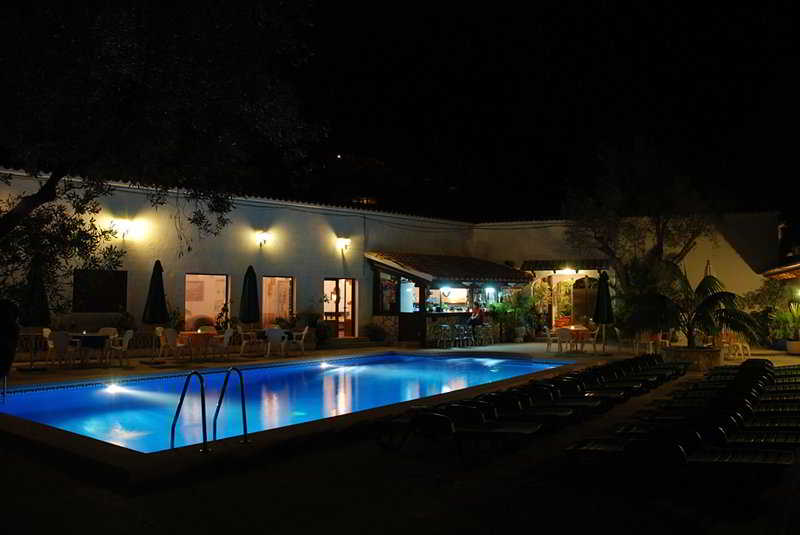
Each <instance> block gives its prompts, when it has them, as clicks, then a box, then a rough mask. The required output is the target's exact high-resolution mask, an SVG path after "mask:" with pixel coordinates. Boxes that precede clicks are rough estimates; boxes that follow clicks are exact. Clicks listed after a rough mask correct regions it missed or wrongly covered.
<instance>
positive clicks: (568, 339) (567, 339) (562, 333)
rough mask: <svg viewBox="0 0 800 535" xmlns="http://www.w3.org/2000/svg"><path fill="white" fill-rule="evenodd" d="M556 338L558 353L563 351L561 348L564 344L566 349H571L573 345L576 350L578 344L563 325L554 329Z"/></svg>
mask: <svg viewBox="0 0 800 535" xmlns="http://www.w3.org/2000/svg"><path fill="white" fill-rule="evenodd" d="M556 338H557V340H558V352H559V353H561V352H563V351H564V349H563V348H564V345H565V344H566V346H567V351H571V350H572V348H573V347H574V348H575V350H576V351H577V349H578V344H577V343H576V342H575V340H574V339H573V338H572V333H571V332H570V331H569V329H567V328H565V327H562V328H560V329H556Z"/></svg>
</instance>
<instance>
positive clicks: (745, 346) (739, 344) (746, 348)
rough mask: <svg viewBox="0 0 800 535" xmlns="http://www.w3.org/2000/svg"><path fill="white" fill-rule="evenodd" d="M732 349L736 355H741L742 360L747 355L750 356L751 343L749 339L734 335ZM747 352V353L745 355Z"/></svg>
mask: <svg viewBox="0 0 800 535" xmlns="http://www.w3.org/2000/svg"><path fill="white" fill-rule="evenodd" d="M731 349H732V351H733V354H734V356H735V357H741V359H742V360H744V359H745V357H747V358H750V356H751V355H750V344H749V343H748V342H747V340H746V339H745V338H744V337H742V336H734V338H733V339H732V341H731ZM745 353H746V355H745Z"/></svg>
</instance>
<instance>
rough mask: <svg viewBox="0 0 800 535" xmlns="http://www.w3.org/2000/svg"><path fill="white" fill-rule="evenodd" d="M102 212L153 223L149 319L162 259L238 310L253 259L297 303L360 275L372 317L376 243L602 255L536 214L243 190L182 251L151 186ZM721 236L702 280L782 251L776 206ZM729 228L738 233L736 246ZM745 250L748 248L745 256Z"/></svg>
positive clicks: (173, 277) (139, 248)
mask: <svg viewBox="0 0 800 535" xmlns="http://www.w3.org/2000/svg"><path fill="white" fill-rule="evenodd" d="M36 189H38V187H37V184H36V183H35V182H34V181H32V180H30V179H15V180H14V181H13V182H12V185H11V186H10V187H8V186H5V185H0V195H3V196H4V197H5V196H7V195H8V194H9V193H12V192H18V193H21V192H23V191H28V192H33V191H35V190H36ZM102 205H103V208H104V210H103V213H102V214H101V216H100V218H99V220H100V222H101V223H104V222H105V223H107V222H108V221H109V219H111V218H124V219H127V220H133V221H136V222H137V223H138V224H141V225H143V226H144V231H143V232H142V235H141V236H132V235H129V236H127V237H125V239H124V240H123V239H122V238H120V239H119V240H118V244H120V245H123V246H124V248H125V249H126V250H127V256H126V258H125V261H124V265H123V269H125V270H127V271H128V310H129V311H130V312H131V313H132V314H133V315H134V317H136V318H137V321H139V320H140V319H141V314H142V309H143V306H144V300H145V298H146V295H147V288H148V284H149V279H150V274H151V271H152V267H153V262H154V261H155V260H156V259H159V260H161V262H162V264H163V266H164V283H165V290H166V293H167V298H168V299H169V300H170V302H171V303H172V305H174V306H175V305H177V306H179V307H180V308H181V309H182V310H183V308H184V290H185V288H184V280H185V277H184V275H185V274H186V273H213V274H227V275H229V277H230V279H229V281H230V288H229V292H230V293H229V295H230V297H231V298H232V299H233V305H232V307H231V313H232V315H233V316H237V315H238V306H239V300H240V297H241V288H242V279H243V277H244V273H245V270H246V269H247V266H248V265H252V266H253V267H254V268H255V270H256V274H257V275H258V277H259V292H260V291H261V284H260V277H261V276H292V277H294V278H295V311H298V312H299V311H304V310H308V309H314V310H321V304H320V303H319V298H320V296H321V295H322V291H323V290H322V288H323V279H325V278H345V277H346V278H354V279H357V280H358V301H357V302H358V318H359V322H358V323H359V324H360V325H362V326H363V325H364V324H365V323H366V322H368V321H370V318H371V316H372V271H371V269H370V268H369V265H368V263H367V262H366V261H365V260H364V256H363V254H364V252H365V251H367V250H382V251H392V252H416V253H431V254H450V255H464V256H474V257H477V258H484V259H487V260H492V261H495V262H498V263H503V262H505V261H507V260H511V261H513V262H514V263H515V265H516V266H517V267H519V266H521V264H522V262H524V261H525V260H543V259H563V258H575V257H577V256H583V257H584V258H594V257H597V256H599V255H598V254H597V252H596V251H584V252H581V253H576V251H575V250H573V249H572V248H571V247H570V246H569V245H568V244H567V243H566V241H565V239H564V231H565V229H566V223H565V222H564V221H526V222H516V223H492V224H480V225H471V224H468V223H461V222H454V221H444V220H436V219H428V218H419V217H411V216H404V215H397V214H385V213H376V212H369V211H359V210H353V209H346V208H335V207H321V206H316V205H312V204H305V203H288V202H279V201H268V200H259V199H242V200H239V201H237V202H236V209H235V210H234V211H233V212H232V213H231V214H230V218H231V223H230V225H228V226H227V227H226V228H225V229H224V230H223V231H222V233H221V234H220V235H219V236H217V237H210V238H205V239H203V238H201V237H199V236H198V235H197V232H196V231H195V230H193V229H192V228H191V227H190V226H189V225H188V224H186V228H187V230H188V235H189V236H190V237H191V239H192V242H191V246H192V250H191V251H189V252H185V254H183V256H179V251H180V247H179V244H178V233H177V232H176V230H175V222H174V219H173V215H174V214H175V208H174V206H165V207H161V208H159V209H157V210H156V209H154V208H152V207H151V205H150V202H149V200H148V198H147V196H146V194H145V193H144V192H142V191H139V190H135V189H132V188H127V187H121V188H118V189H117V191H115V193H114V194H113V195H112V196H111V197H108V198H104V199H103V200H102ZM725 225H727V226H725V227H724V228H723V232H721V233H720V234H719V236H718V237H717V239H716V243H712V242H710V241H708V240H701V241H700V242H699V243H698V245H697V247H696V248H695V249H694V250H693V251H692V252H691V254H690V255H689V256H688V257H687V259H686V270H687V273H688V274H689V277H690V279H691V280H692V282H693V283H696V282H697V281H698V280H699V279H700V277H701V276H702V273H703V269H704V267H705V263H706V260H709V259H710V260H711V263H712V267H713V271H714V274H715V275H716V276H717V277H719V278H720V279H721V280H722V281H723V283H725V285H726V286H727V287H728V288H729V289H730V290H731V291H734V292H736V293H744V292H746V291H749V290H753V289H755V288H757V287H759V286H760V285H761V283H762V280H763V278H762V277H761V276H760V275H758V274H757V272H756V270H757V269H760V268H761V266H763V267H764V268H766V267H767V264H769V263H770V262H772V260H771V258H770V255H771V254H772V253H771V252H770V251H771V250H772V249H774V250H775V256H777V234H776V231H775V229H776V225H777V219H776V217H775V215H774V214H744V215H736V216H732V217H730V218H727V219H726V223H725ZM257 231H269V232H270V233H271V235H272V237H273V240H272V242H271V243H268V244H265V245H263V246H260V245H259V244H258V243H257V240H256V232H257ZM726 236H728V237H732V238H731V239H733V240H734V241H736V242H737V248H734V247H733V246H732V245H731V242H730V241H729V240H728V238H726ZM337 237H346V238H350V240H351V245H350V247H349V249H348V250H347V251H344V252H342V251H340V250H338V249H337V248H336V238H337ZM737 250H742V251H744V252H745V253H746V254H745V255H744V256H742V255H740V254H739V253H738V252H737Z"/></svg>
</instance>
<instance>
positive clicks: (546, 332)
mask: <svg viewBox="0 0 800 535" xmlns="http://www.w3.org/2000/svg"><path fill="white" fill-rule="evenodd" d="M542 331H543V332H544V337H545V338H546V339H547V351H550V346H551V345H553V344H557V343H558V336H556V335H555V334H553V333H551V332H550V328H549V327H542ZM559 351H560V350H559Z"/></svg>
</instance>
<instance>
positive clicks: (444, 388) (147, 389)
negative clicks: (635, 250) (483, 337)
mask: <svg viewBox="0 0 800 535" xmlns="http://www.w3.org/2000/svg"><path fill="white" fill-rule="evenodd" d="M565 364H569V362H539V361H532V360H528V359H519V358H506V357H473V356H458V357H450V356H447V357H445V356H416V355H396V354H391V355H378V356H371V357H357V358H346V359H337V360H331V361H329V362H319V361H317V362H304V363H297V364H287V365H277V366H276V365H273V366H263V367H245V368H242V373H243V376H244V380H245V394H246V399H245V403H246V409H247V424H248V431H249V432H250V433H254V432H257V431H263V430H268V429H274V428H277V427H284V426H289V425H293V424H299V423H303V422H309V421H312V420H319V419H323V418H329V417H333V416H339V415H343V414H348V413H351V412H357V411H363V410H367V409H371V408H375V407H381V406H385V405H391V404H394V403H399V402H403V401H409V400H414V399H418V398H423V397H426V396H432V395H435V394H441V393H446V392H451V391H454V390H459V389H463V388H467V387H472V386H476V385H481V384H486V383H491V382H495V381H500V380H504V379H509V378H512V377H517V376H520V375H526V374H530V373H534V372H537V371H541V370H546V369H550V368H555V367H558V366H562V365H565ZM224 372H225V370H224V369H220V370H208V371H206V370H203V371H202V373H203V377H204V379H205V390H206V396H205V404H206V415H207V422H208V435H209V436H208V438H209V440H211V426H212V421H213V418H214V411H215V409H216V404H217V399H218V397H219V392H220V389H221V387H222V382H223V379H224V375H225V373H224ZM185 377H186V374H185V373H184V374H181V375H172V376H159V377H139V378H135V379H128V380H123V381H119V382H116V383H111V382H108V383H105V384H91V385H78V386H76V385H63V384H62V385H53V386H52V387H42V388H41V389H38V390H28V391H25V390H20V391H17V392H13V391H12V392H10V393H9V395H8V396H7V399H6V401H5V403H4V404H0V412H4V413H7V414H10V415H13V416H17V417H20V418H24V419H27V420H33V421H35V422H39V423H41V424H45V425H48V426H52V427H56V428H59V429H63V430H66V431H70V432H73V433H77V434H80V435H84V436H88V437H91V438H94V439H97V440H101V441H104V442H108V443H111V444H116V445H118V446H122V447H124V448H128V449H131V450H135V451H138V452H143V453H152V452H157V451H162V450H166V449H169V448H170V427H171V425H172V419H173V416H174V414H175V408H176V406H177V404H178V400H179V397H180V392H181V389H182V388H183V384H184V381H185ZM200 397H201V396H200V393H199V386H198V384H197V381H196V380H193V383H192V384H191V386H190V388H189V393H188V394H187V396H186V399H185V401H184V405H183V409H182V411H181V416H180V420H179V421H178V424H177V427H176V433H175V446H176V447H180V446H187V445H191V444H198V443H200V442H202V418H201V415H202V410H201V399H200ZM241 433H242V413H241V399H240V394H239V382H238V377H237V376H236V375H235V374H232V375H231V380H230V382H229V384H228V389H227V393H226V395H225V401H224V403H223V405H222V408H221V410H220V413H219V418H218V422H217V438H225V437H231V436H236V435H240V434H241Z"/></svg>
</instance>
